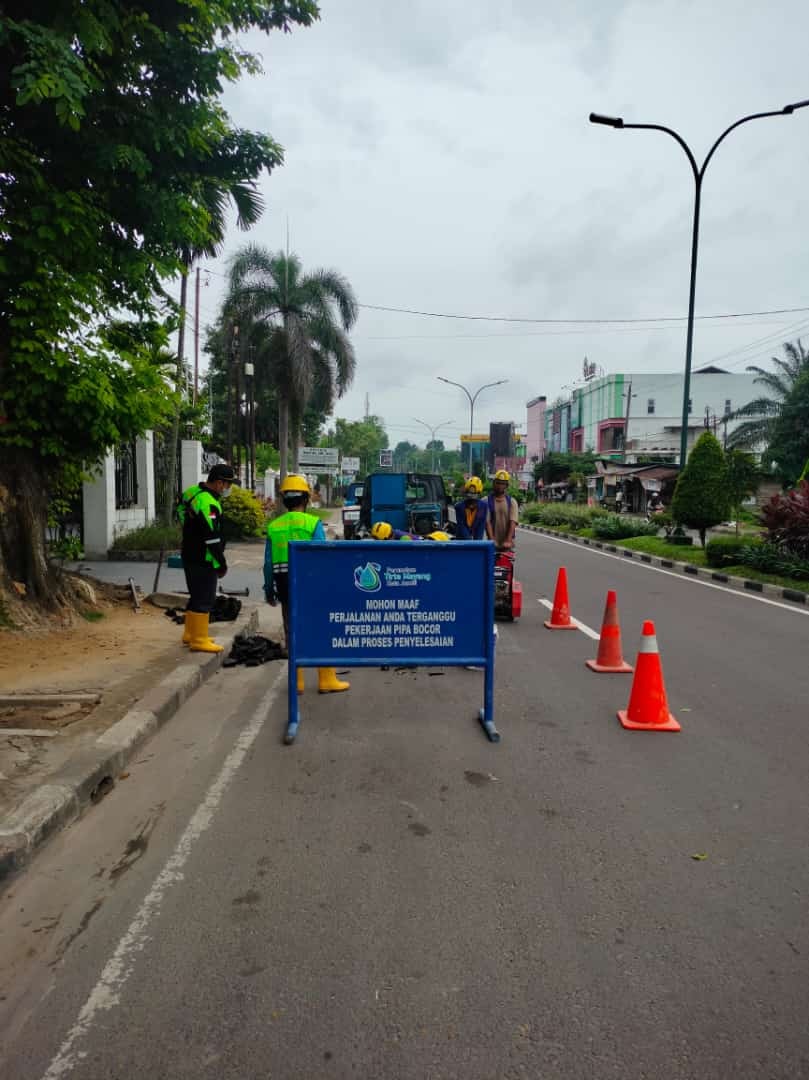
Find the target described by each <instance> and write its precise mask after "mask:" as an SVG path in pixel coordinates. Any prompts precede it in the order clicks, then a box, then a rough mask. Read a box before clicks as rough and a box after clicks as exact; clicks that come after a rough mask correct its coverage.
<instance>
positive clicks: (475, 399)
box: [469, 379, 508, 405]
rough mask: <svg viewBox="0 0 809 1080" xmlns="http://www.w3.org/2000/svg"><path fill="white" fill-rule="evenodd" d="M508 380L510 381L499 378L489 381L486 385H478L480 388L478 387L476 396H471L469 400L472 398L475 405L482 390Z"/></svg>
mask: <svg viewBox="0 0 809 1080" xmlns="http://www.w3.org/2000/svg"><path fill="white" fill-rule="evenodd" d="M507 382H508V379H498V380H497V382H487V383H486V384H485V386H480V387H478V389H477V390H476V391H475V396H474V397H472V398H470V399H469V400H470V401H471V402H472V404H473V405H474V404H475V402H476V401H477V399H478V394H479V393H480V392H481V391H482V390H488V389H489V387H490V386H502V385H503V383H507Z"/></svg>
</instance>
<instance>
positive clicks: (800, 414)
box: [763, 367, 809, 487]
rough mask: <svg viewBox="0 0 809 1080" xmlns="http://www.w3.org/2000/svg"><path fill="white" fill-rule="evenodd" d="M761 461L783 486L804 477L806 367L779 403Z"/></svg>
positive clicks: (808, 435) (808, 403)
mask: <svg viewBox="0 0 809 1080" xmlns="http://www.w3.org/2000/svg"><path fill="white" fill-rule="evenodd" d="M763 460H764V462H765V463H766V464H768V465H771V466H772V468H773V469H774V470H775V472H776V473H777V474H778V476H780V478H781V480H782V481H783V483H784V485H785V486H787V487H789V486H791V485H793V484H795V483H797V481H798V480H799V479H800V478H801V477H802V476H804V475H805V473H804V470H805V469H806V467H807V465H809V367H807V370H806V371H805V372H804V373H803V374H802V375H801V376H799V378H797V379H796V380H795V384H794V385H793V387H792V389H791V390H790V391H789V393H788V394H787V395H786V397H785V398H784V400H783V402H782V404H781V409H780V412H779V414H778V416H777V417H776V419H775V421H774V423H773V426H772V431H771V433H770V441H769V445H768V447H767V450H766V452H765V454H764V459H763Z"/></svg>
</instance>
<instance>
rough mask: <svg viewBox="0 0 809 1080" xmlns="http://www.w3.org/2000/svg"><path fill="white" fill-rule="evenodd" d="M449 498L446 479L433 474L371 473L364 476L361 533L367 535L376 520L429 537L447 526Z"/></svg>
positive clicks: (360, 520)
mask: <svg viewBox="0 0 809 1080" xmlns="http://www.w3.org/2000/svg"><path fill="white" fill-rule="evenodd" d="M448 513H449V499H448V497H447V493H446V490H445V488H444V480H443V478H442V477H440V476H436V475H434V474H432V473H392V472H377V473H371V474H370V475H369V476H367V477H366V479H365V486H364V490H363V494H362V500H361V503H360V513H359V526H358V528H359V532H360V533H361V534H367V533H368V532H370V530H371V526H372V525H375V524H376V522H377V521H387V522H388V524H389V525H391V526H392V527H393V528H394V529H400V530H401V531H402V532H412V533H416V534H418V535H419V536H427V535H428V534H429V533H431V532H435V531H436V529H445V528H446V525H447V521H448Z"/></svg>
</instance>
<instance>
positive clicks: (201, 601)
mask: <svg viewBox="0 0 809 1080" xmlns="http://www.w3.org/2000/svg"><path fill="white" fill-rule="evenodd" d="M235 479H236V473H235V472H234V471H233V468H232V467H231V466H230V465H225V464H221V465H214V467H213V468H212V469H211V471H210V472H209V473H208V479H207V480H206V481H205V483H203V484H193V485H192V486H191V487H190V488H188V489H187V490H186V491H184V492H183V497H182V499H181V500H180V504H179V506H178V507H177V516H178V517H179V519H180V522H181V523H182V526H183V546H182V556H183V569H184V570H185V582H186V585H187V587H188V604H187V606H186V609H185V631H184V633H183V644H184V645H188V646H190V648H191V651H192V652H222V646H221V645H217V644H216V642H215V641H212V640H211V637H210V633H209V621H210V615H211V610H212V608H213V606H214V604H215V602H216V589H217V585H218V583H219V579H220V578H223V577H224V576H225V574H226V573H227V572H228V564H227V562H226V560H225V541H224V540H223V539H222V528H221V524H222V523H221V518H222V503H221V500H222V499H226V498H227V497H228V495H230V488H231V485H232V484H233V481H234V480H235Z"/></svg>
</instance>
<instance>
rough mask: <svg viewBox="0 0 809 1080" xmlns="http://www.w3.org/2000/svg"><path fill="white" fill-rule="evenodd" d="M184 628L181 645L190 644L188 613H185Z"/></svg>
mask: <svg viewBox="0 0 809 1080" xmlns="http://www.w3.org/2000/svg"><path fill="white" fill-rule="evenodd" d="M185 615H186V619H185V626H184V627H183V645H190V644H191V627H190V626H189V624H188V612H187V611H186V613H185Z"/></svg>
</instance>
